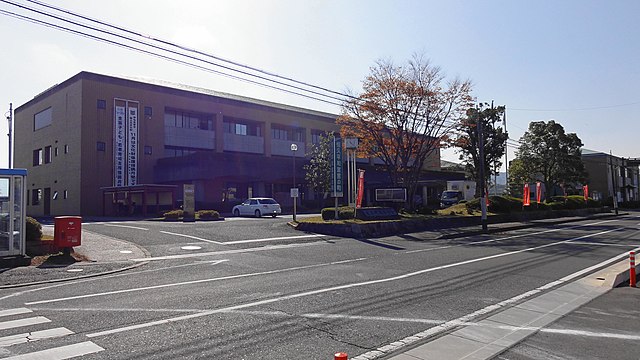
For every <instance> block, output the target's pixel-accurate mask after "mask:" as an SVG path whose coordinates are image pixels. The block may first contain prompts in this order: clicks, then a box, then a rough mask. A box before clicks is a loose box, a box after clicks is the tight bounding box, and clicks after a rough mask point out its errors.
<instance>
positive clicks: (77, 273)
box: [0, 225, 149, 289]
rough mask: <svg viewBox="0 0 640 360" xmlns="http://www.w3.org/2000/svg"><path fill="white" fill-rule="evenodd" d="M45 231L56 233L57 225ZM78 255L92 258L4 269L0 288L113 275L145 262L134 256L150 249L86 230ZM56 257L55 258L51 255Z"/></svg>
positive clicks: (75, 249)
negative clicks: (54, 231)
mask: <svg viewBox="0 0 640 360" xmlns="http://www.w3.org/2000/svg"><path fill="white" fill-rule="evenodd" d="M42 232H43V233H44V234H47V235H51V236H53V225H43V226H42ZM74 251H75V253H77V254H80V255H83V256H84V257H86V258H87V259H89V261H80V262H75V261H74V260H73V259H69V258H68V259H66V261H65V259H63V260H60V258H61V257H60V256H58V257H56V261H51V260H48V261H45V262H44V263H42V264H40V265H38V266H21V267H15V268H10V269H0V289H3V288H12V287H22V286H29V285H35V284H42V283H52V282H59V281H67V280H73V279H79V278H86V277H92V276H100V275H105V274H111V273H114V272H119V271H125V270H128V269H131V268H135V267H138V266H140V265H142V264H144V263H142V262H133V261H131V260H130V259H136V258H138V259H139V258H144V257H148V256H149V254H148V252H147V251H146V250H145V249H143V248H141V247H139V246H137V245H135V244H132V243H130V242H126V241H122V240H118V239H113V238H110V237H107V236H103V235H99V234H96V233H93V232H90V231H87V230H82V245H81V246H77V247H74ZM50 259H52V258H50Z"/></svg>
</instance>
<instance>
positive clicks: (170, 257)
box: [131, 242, 325, 261]
mask: <svg viewBox="0 0 640 360" xmlns="http://www.w3.org/2000/svg"><path fill="white" fill-rule="evenodd" d="M323 244H325V243H324V242H312V243H302V244H285V245H271V246H261V247H257V248H249V249H234V250H221V251H210V252H203V253H191V254H180V255H167V256H157V257H148V258H139V259H131V261H158V260H176V259H188V258H193V257H201V256H216V255H227V254H242V253H250V252H256V251H270V250H280V249H288V248H295V247H304V246H314V245H323Z"/></svg>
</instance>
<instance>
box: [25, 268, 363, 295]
mask: <svg viewBox="0 0 640 360" xmlns="http://www.w3.org/2000/svg"><path fill="white" fill-rule="evenodd" d="M361 260H363V259H362V258H360V259H353V260H349V261H334V262H330V263H323V264H315V265H305V266H297V267H292V268H286V269H279V270H269V271H261V272H256V273H248V274H240V275H229V276H222V277H217V278H210V279H201V280H192V281H184V282H179V283H172V284H163V285H154V286H146V287H140V288H132V289H124V290H114V291H107V292H102V293H94V294H86V295H77V296H70V297H65V298H57V299H49V300H40V301H32V302H28V303H25V305H38V304H49V303H54V302H60V301H68V300H77V299H86V298H92V297H98V296H106V295H115V294H125V293H130V292H137V291H144V290H154V289H163V288H169V287H176V286H184V285H193V284H201V283H208V282H213V281H222V280H231V279H240V278H246V277H252V276H259V275H271V274H278V273H283V272H288V271H296V270H305V269H312V268H316V267H324V266H331V265H336V264H345V263H347V262H355V261H361Z"/></svg>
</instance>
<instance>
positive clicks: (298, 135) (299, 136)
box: [292, 129, 304, 142]
mask: <svg viewBox="0 0 640 360" xmlns="http://www.w3.org/2000/svg"><path fill="white" fill-rule="evenodd" d="M292 140H293V141H299V142H303V141H304V129H294V130H293V139H292Z"/></svg>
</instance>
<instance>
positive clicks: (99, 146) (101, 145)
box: [96, 141, 107, 151]
mask: <svg viewBox="0 0 640 360" xmlns="http://www.w3.org/2000/svg"><path fill="white" fill-rule="evenodd" d="M96 149H97V150H98V151H105V150H106V149H107V144H105V142H104V141H98V142H97V143H96Z"/></svg>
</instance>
